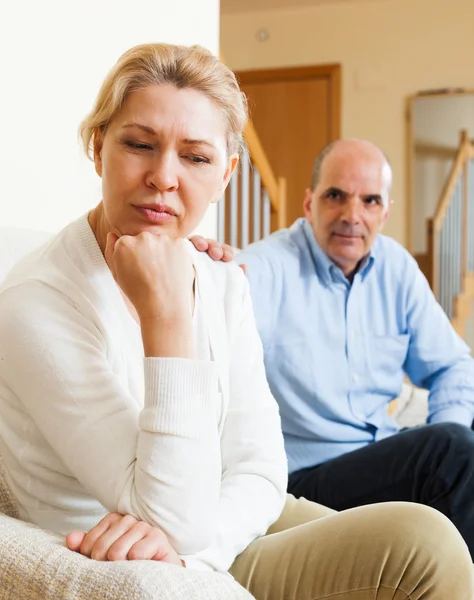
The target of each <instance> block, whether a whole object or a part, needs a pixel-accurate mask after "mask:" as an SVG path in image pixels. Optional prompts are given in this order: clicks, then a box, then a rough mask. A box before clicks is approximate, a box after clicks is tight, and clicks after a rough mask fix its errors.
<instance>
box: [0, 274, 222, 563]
mask: <svg viewBox="0 0 474 600" xmlns="http://www.w3.org/2000/svg"><path fill="white" fill-rule="evenodd" d="M83 312H85V309H84V311H83ZM124 342H126V340H124ZM107 352H108V350H107V344H106V342H105V339H104V335H103V334H102V333H101V331H100V328H99V326H98V325H97V324H95V323H94V322H93V320H91V319H90V316H88V317H87V318H86V316H84V314H82V313H81V311H80V310H78V308H77V306H76V305H75V304H74V303H73V302H71V300H70V299H69V298H68V297H66V296H65V295H64V294H62V293H61V292H59V291H58V290H56V289H54V288H52V287H50V286H47V285H44V284H42V283H40V282H35V281H28V282H26V283H23V284H21V285H19V286H17V287H13V288H11V289H9V290H7V291H4V292H3V293H2V294H1V295H0V380H2V381H3V384H4V386H5V387H6V389H8V390H9V391H10V393H12V394H14V395H16V396H17V397H18V399H19V401H20V403H21V405H22V409H23V410H25V411H27V412H28V413H29V414H30V415H31V417H32V419H33V420H34V422H35V423H36V425H37V427H38V428H39V430H40V431H41V433H42V435H43V437H44V438H45V443H47V444H49V445H50V446H51V447H52V448H53V450H54V451H55V452H56V453H57V455H58V456H59V457H60V459H61V460H62V462H63V464H64V465H65V466H66V468H67V469H68V470H69V471H70V474H71V475H72V476H73V477H75V478H76V479H77V480H78V481H79V482H80V483H81V484H82V486H83V487H84V488H85V490H86V491H87V492H88V493H89V494H90V495H91V496H92V497H94V498H96V499H97V500H98V501H99V502H100V503H101V504H102V505H103V506H104V507H105V508H106V509H107V510H108V511H111V512H114V511H118V512H121V513H128V514H132V515H134V516H136V517H137V518H138V519H141V520H143V521H146V522H148V523H150V524H152V525H155V526H159V527H160V528H162V529H163V531H164V532H165V533H166V535H167V536H168V539H169V541H170V543H171V544H172V546H173V547H174V549H175V550H176V551H177V552H178V553H181V554H192V553H195V552H199V551H200V550H202V549H204V548H206V547H208V545H209V544H210V543H211V540H212V539H213V537H214V530H215V514H216V512H217V510H218V502H219V490H220V484H221V451H220V439H219V432H218V410H217V402H218V383H217V372H216V368H215V365H214V364H213V363H212V362H210V361H198V360H188V359H180V358H146V359H144V361H145V363H144V374H145V400H144V407H143V409H142V410H140V408H139V406H138V403H137V402H136V400H135V398H133V397H131V395H130V392H129V390H128V389H127V387H126V386H125V385H124V384H123V383H122V382H121V378H120V374H119V373H115V372H113V370H112V368H111V366H110V364H109V362H108V360H107ZM18 434H19V435H21V432H18ZM52 485H53V484H52ZM53 487H54V486H53ZM59 491H60V490H59V487H58V489H57V490H56V492H58V494H59ZM53 492H54V490H52V493H53ZM78 508H79V507H78ZM69 510H72V508H71V507H69Z"/></svg>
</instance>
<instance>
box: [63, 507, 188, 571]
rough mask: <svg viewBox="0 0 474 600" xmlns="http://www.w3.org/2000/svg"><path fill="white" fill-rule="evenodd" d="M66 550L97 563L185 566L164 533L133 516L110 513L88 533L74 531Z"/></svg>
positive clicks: (67, 539)
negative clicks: (163, 563) (147, 561)
mask: <svg viewBox="0 0 474 600" xmlns="http://www.w3.org/2000/svg"><path fill="white" fill-rule="evenodd" d="M66 546H67V547H68V548H69V550H72V551H73V552H79V553H80V554H83V555H84V556H88V557H89V558H92V559H94V560H108V561H116V560H158V561H161V562H167V563H172V564H174V565H178V566H180V567H181V566H184V563H183V561H182V560H181V559H180V558H179V556H178V555H177V554H176V552H175V551H174V550H173V548H172V547H171V545H170V543H169V542H168V538H167V537H166V535H165V534H164V533H163V531H161V529H159V528H158V527H152V526H151V525H148V523H144V522H143V521H138V520H137V519H136V518H135V517H132V516H131V515H125V516H124V515H121V514H119V513H109V514H108V515H107V516H106V517H104V518H103V519H102V521H100V522H99V523H98V524H97V525H96V526H95V527H93V528H92V529H91V530H90V531H89V533H84V532H82V531H71V533H69V534H68V535H67V537H66Z"/></svg>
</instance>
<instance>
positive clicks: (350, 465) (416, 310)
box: [210, 140, 474, 556]
mask: <svg viewBox="0 0 474 600" xmlns="http://www.w3.org/2000/svg"><path fill="white" fill-rule="evenodd" d="M391 183H392V173H391V168H390V165H389V163H388V161H387V159H386V157H385V155H384V154H383V152H382V151H381V150H380V149H379V148H377V147H376V146H374V145H373V144H371V143H369V142H366V141H363V140H340V141H337V142H334V143H332V144H330V145H329V146H328V147H327V148H325V149H324V150H323V151H322V152H321V154H320V155H319V156H318V158H317V159H316V162H315V165H314V171H313V178H312V184H311V187H310V189H308V190H307V191H306V196H305V199H304V215H305V217H304V218H302V219H299V220H297V221H296V222H295V223H293V225H292V226H291V227H290V228H289V229H284V230H282V231H278V232H276V233H274V234H273V235H271V236H269V237H268V238H266V239H265V240H263V241H261V242H258V243H256V244H252V245H251V246H249V247H248V248H247V249H246V250H245V251H243V252H242V253H240V254H238V256H237V260H238V261H239V262H240V263H244V264H245V265H246V267H247V276H248V278H249V282H250V289H251V293H252V299H253V304H254V310H255V316H256V321H257V325H258V329H259V332H260V336H261V339H262V343H263V347H264V355H265V366H266V373H267V378H268V381H269V383H270V387H271V389H272V392H273V394H274V396H275V398H276V399H277V401H278V403H279V405H280V411H281V417H282V426H283V432H284V436H285V445H286V452H287V456H288V464H289V472H290V476H289V485H288V490H289V491H290V492H291V493H293V494H294V495H295V496H298V497H299V496H305V497H306V498H308V499H310V500H313V501H315V502H319V503H320V504H324V505H326V506H329V507H331V508H334V509H337V510H343V509H347V508H352V507H355V506H359V505H363V504H369V503H374V502H383V501H389V500H408V501H414V502H419V503H423V504H427V505H429V506H432V507H434V508H437V509H439V510H440V511H441V512H443V513H444V514H446V515H447V516H448V517H450V518H451V520H452V521H453V522H454V524H455V525H456V526H457V527H458V529H459V530H460V531H461V533H462V535H463V537H464V539H465V540H466V542H467V543H468V546H469V548H470V551H471V556H474V433H473V432H472V431H471V426H472V422H473V418H474V362H473V359H472V358H471V356H470V351H469V348H468V347H467V346H466V344H465V343H464V342H463V341H462V340H461V339H460V338H459V337H458V336H457V334H456V333H455V332H454V330H453V329H452V327H451V324H450V322H449V320H448V319H447V317H446V315H445V314H444V313H443V311H442V309H441V307H440V306H439V305H438V303H437V302H436V300H435V298H434V296H433V294H432V292H431V290H430V288H429V286H428V283H427V281H426V279H425V278H424V276H423V275H422V273H421V272H420V270H419V268H418V266H417V264H416V262H415V261H414V259H413V258H412V257H411V256H410V254H409V253H408V252H407V251H406V250H405V249H404V248H403V247H402V246H400V245H399V244H398V243H397V242H395V241H394V240H392V239H390V238H388V237H385V236H383V235H381V233H380V232H381V230H382V228H383V225H384V223H385V222H386V220H387V218H388V216H389V213H390V206H391V201H390V188H391ZM211 250H212V249H211ZM214 250H218V248H215V249H214ZM210 254H211V256H212V252H210ZM216 257H217V256H216ZM405 374H407V375H408V376H409V378H410V379H411V381H412V382H413V383H414V384H416V385H418V386H421V387H424V388H426V389H428V390H429V416H428V424H427V425H426V426H423V427H419V428H415V429H410V430H406V431H402V432H399V429H398V427H397V424H396V422H395V421H394V420H393V419H392V418H391V417H390V416H389V414H388V411H387V407H388V404H389V402H390V401H391V400H393V399H394V398H396V397H397V396H398V395H399V394H400V390H401V385H402V382H403V378H404V375H405ZM264 426H265V424H264V423H262V427H264Z"/></svg>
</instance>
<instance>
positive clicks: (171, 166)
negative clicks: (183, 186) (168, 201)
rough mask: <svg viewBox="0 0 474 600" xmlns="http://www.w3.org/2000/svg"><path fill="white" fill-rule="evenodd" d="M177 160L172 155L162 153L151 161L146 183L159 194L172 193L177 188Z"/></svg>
mask: <svg viewBox="0 0 474 600" xmlns="http://www.w3.org/2000/svg"><path fill="white" fill-rule="evenodd" d="M178 163H179V159H178V157H175V156H173V154H172V153H163V154H160V156H157V157H156V159H155V160H154V161H153V163H152V165H151V167H150V169H149V171H148V173H147V175H146V183H147V185H148V186H149V187H154V188H156V189H157V190H158V191H159V192H173V191H175V190H177V189H178V187H179V178H178V169H179V164H178Z"/></svg>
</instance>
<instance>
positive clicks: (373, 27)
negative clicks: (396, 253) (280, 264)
mask: <svg viewBox="0 0 474 600" xmlns="http://www.w3.org/2000/svg"><path fill="white" fill-rule="evenodd" d="M473 26H474V0H379V1H377V2H376V1H373V0H372V1H367V2H351V3H345V2H340V3H334V4H331V5H330V4H325V5H321V6H318V7H314V8H309V9H291V10H279V11H277V10H275V11H268V12H260V13H256V12H253V13H247V14H240V15H225V16H222V18H221V50H222V53H223V56H224V58H225V60H226V61H227V63H228V65H229V66H230V67H231V68H233V69H236V70H238V69H251V68H264V67H279V66H290V65H310V64H319V63H330V62H339V63H341V64H342V68H343V90H342V93H343V98H342V100H343V110H342V134H343V136H346V137H347V136H357V137H364V138H368V139H370V140H372V141H374V142H375V143H377V144H380V146H382V147H383V149H384V150H385V151H386V152H387V154H388V155H389V156H390V158H391V161H392V164H393V167H394V172H395V185H394V190H393V196H394V200H395V205H394V207H393V209H392V214H391V217H390V219H389V222H388V223H387V226H386V230H385V231H386V233H388V234H389V235H392V236H393V237H395V238H396V239H397V240H399V241H400V242H402V243H406V241H407V240H406V227H405V222H406V204H405V172H406V155H405V141H406V140H405V119H404V111H405V100H406V98H407V96H408V95H410V94H412V93H414V92H416V91H417V90H420V89H426V88H435V87H436V88H437V87H446V86H463V87H469V88H473V87H474V35H473ZM262 27H263V28H266V29H267V30H268V32H269V34H270V37H269V39H268V40H267V41H266V42H263V43H262V42H259V41H258V40H257V39H256V35H255V34H256V32H257V30H258V29H259V28H262Z"/></svg>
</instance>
